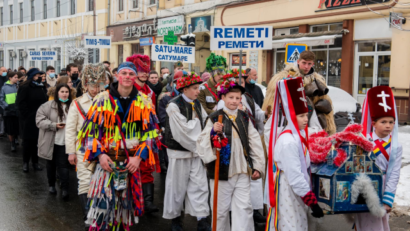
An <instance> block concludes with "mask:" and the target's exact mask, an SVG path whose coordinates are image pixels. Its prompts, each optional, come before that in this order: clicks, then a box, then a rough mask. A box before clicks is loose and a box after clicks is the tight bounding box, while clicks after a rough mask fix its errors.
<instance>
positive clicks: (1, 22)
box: [0, 7, 3, 26]
mask: <svg viewBox="0 0 410 231" xmlns="http://www.w3.org/2000/svg"><path fill="white" fill-rule="evenodd" d="M0 26H3V7H0Z"/></svg>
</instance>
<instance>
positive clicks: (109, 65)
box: [103, 61, 111, 71]
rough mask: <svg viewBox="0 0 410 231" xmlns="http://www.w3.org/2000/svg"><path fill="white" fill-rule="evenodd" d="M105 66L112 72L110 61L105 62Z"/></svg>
mask: <svg viewBox="0 0 410 231" xmlns="http://www.w3.org/2000/svg"><path fill="white" fill-rule="evenodd" d="M103 64H104V66H106V67H108V69H109V70H110V71H111V63H110V61H104V62H103Z"/></svg>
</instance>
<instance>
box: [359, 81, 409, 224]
mask: <svg viewBox="0 0 410 231" xmlns="http://www.w3.org/2000/svg"><path fill="white" fill-rule="evenodd" d="M363 109H364V111H363V113H362V125H363V135H364V136H365V137H366V138H368V139H371V140H372V141H373V144H374V150H373V154H374V155H375V156H376V164H377V166H379V168H380V169H381V170H382V171H383V172H384V173H385V175H384V176H383V181H384V184H383V205H384V208H385V209H386V212H387V213H386V215H384V216H383V217H381V218H379V217H375V216H373V215H371V214H370V213H358V214H356V216H355V225H356V229H357V230H358V231H366V230H369V231H370V230H378V231H388V230H390V227H389V213H390V212H391V209H392V207H393V202H394V196H395V193H396V189H397V184H398V183H399V178H400V167H401V158H402V152H403V148H402V146H401V144H399V142H398V121H397V119H398V117H397V110H396V102H395V101H394V95H393V91H392V90H391V88H390V87H387V86H378V87H373V88H371V89H370V90H369V91H368V92H367V95H366V99H365V101H364V104H363Z"/></svg>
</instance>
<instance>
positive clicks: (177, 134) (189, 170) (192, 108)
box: [163, 71, 210, 231]
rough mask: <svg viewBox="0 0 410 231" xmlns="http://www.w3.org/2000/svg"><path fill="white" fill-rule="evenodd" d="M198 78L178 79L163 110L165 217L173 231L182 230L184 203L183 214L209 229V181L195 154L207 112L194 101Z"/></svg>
mask: <svg viewBox="0 0 410 231" xmlns="http://www.w3.org/2000/svg"><path fill="white" fill-rule="evenodd" d="M201 83H202V80H201V77H199V76H198V75H195V74H194V73H192V74H191V75H189V76H188V73H187V72H186V71H183V76H182V77H181V78H179V79H178V80H177V90H178V91H180V92H181V94H180V95H178V96H177V97H175V98H173V99H172V100H171V101H170V102H169V104H168V106H167V109H166V114H167V118H166V128H165V145H166V146H167V147H168V148H167V153H168V158H169V166H168V172H167V177H166V181H165V198H164V215H163V217H164V218H165V219H172V230H175V231H177V230H182V223H181V211H182V209H183V205H184V201H185V214H190V215H192V216H195V217H197V219H198V228H197V230H200V231H208V230H210V225H209V224H208V223H207V222H206V217H207V216H208V215H209V206H208V195H209V192H208V180H207V178H206V170H205V167H204V166H203V164H202V161H201V158H199V156H198V154H197V148H196V140H197V139H198V136H199V135H200V134H201V131H202V129H203V128H204V125H205V119H206V118H207V116H208V115H207V114H206V111H205V110H204V108H203V107H202V106H201V103H199V101H198V100H197V97H198V94H199V84H201Z"/></svg>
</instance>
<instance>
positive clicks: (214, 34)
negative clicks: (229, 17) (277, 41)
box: [211, 26, 272, 51]
mask: <svg viewBox="0 0 410 231" xmlns="http://www.w3.org/2000/svg"><path fill="white" fill-rule="evenodd" d="M211 50H213V51H214V50H272V27H271V26H212V27H211Z"/></svg>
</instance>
